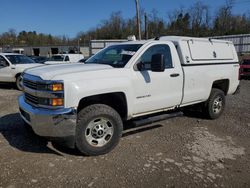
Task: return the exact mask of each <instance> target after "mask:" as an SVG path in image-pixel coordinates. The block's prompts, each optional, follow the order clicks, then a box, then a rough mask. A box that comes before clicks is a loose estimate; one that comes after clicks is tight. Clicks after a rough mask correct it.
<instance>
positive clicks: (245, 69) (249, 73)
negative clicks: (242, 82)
mask: <svg viewBox="0 0 250 188" xmlns="http://www.w3.org/2000/svg"><path fill="white" fill-rule="evenodd" d="M240 77H241V78H244V77H250V59H244V60H242V63H241V65H240Z"/></svg>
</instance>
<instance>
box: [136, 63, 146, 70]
mask: <svg viewBox="0 0 250 188" xmlns="http://www.w3.org/2000/svg"><path fill="white" fill-rule="evenodd" d="M136 66H137V69H138V71H143V70H144V69H145V66H144V63H142V62H139V63H137V64H136Z"/></svg>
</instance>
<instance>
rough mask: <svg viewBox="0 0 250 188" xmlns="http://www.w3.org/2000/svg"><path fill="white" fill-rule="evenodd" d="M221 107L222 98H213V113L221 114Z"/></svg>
mask: <svg viewBox="0 0 250 188" xmlns="http://www.w3.org/2000/svg"><path fill="white" fill-rule="evenodd" d="M222 106H223V100H222V97H220V96H218V97H216V98H215V100H214V103H213V112H214V113H215V114H218V113H220V112H221V109H222Z"/></svg>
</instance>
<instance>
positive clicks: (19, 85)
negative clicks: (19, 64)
mask: <svg viewBox="0 0 250 188" xmlns="http://www.w3.org/2000/svg"><path fill="white" fill-rule="evenodd" d="M21 81H22V77H21V75H18V76H17V77H16V87H17V89H18V90H20V91H22V90H23V88H22V85H21Z"/></svg>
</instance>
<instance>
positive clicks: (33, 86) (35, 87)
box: [23, 79, 37, 89]
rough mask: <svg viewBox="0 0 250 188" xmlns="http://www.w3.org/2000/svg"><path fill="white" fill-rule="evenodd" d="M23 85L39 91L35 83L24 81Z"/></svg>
mask: <svg viewBox="0 0 250 188" xmlns="http://www.w3.org/2000/svg"><path fill="white" fill-rule="evenodd" d="M23 84H24V86H26V87H28V88H31V89H37V83H36V82H34V81H31V80H27V79H23Z"/></svg>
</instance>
